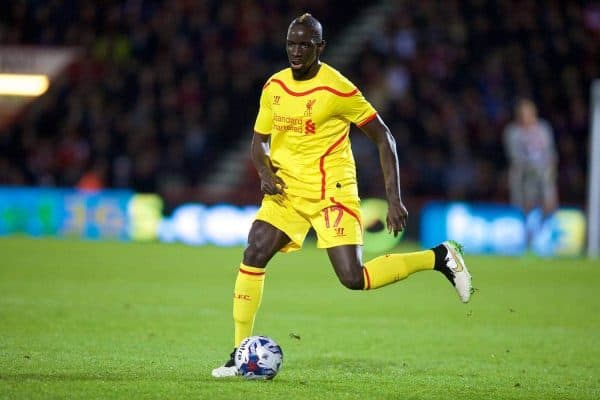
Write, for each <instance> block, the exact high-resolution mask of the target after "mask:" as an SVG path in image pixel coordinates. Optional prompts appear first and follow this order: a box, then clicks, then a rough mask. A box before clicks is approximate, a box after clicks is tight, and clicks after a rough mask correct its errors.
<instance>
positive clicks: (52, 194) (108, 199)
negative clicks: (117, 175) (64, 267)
mask: <svg viewBox="0 0 600 400" xmlns="http://www.w3.org/2000/svg"><path fill="white" fill-rule="evenodd" d="M134 196H135V193H133V192H132V191H129V190H110V191H101V192H81V191H76V190H72V189H42V188H6V187H3V188H0V235H7V234H12V233H25V234H28V235H31V236H48V235H50V236H65V237H82V238H86V239H117V240H125V239H128V238H129V233H128V215H127V206H128V204H129V201H130V200H131V199H132V198H133V197H134Z"/></svg>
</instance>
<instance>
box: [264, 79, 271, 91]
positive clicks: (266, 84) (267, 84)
mask: <svg viewBox="0 0 600 400" xmlns="http://www.w3.org/2000/svg"><path fill="white" fill-rule="evenodd" d="M269 83H271V81H269V82H267V83H265V86H263V88H262V90H265V89H266V88H267V86H269Z"/></svg>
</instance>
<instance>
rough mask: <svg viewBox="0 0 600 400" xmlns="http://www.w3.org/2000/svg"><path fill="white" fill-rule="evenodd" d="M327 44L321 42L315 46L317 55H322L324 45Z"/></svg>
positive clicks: (323, 41)
mask: <svg viewBox="0 0 600 400" xmlns="http://www.w3.org/2000/svg"><path fill="white" fill-rule="evenodd" d="M326 44H327V43H326V42H325V40H321V43H319V44H318V45H317V52H318V53H319V55H321V54H322V53H323V50H325V45H326Z"/></svg>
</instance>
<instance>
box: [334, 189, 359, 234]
mask: <svg viewBox="0 0 600 400" xmlns="http://www.w3.org/2000/svg"><path fill="white" fill-rule="evenodd" d="M329 200H330V201H331V202H332V203H333V204H335V205H336V206H338V207H339V208H341V209H342V210H344V211H345V212H347V213H348V214H350V215H352V216H353V217H354V219H355V220H356V221H358V226H360V230H361V231H362V223H361V222H360V217H359V216H358V215H357V214H356V213H355V212H354V211H352V210H351V209H349V208H348V207H346V206H345V205H343V204H342V203H340V202H339V201H335V199H334V198H333V197H330V198H329Z"/></svg>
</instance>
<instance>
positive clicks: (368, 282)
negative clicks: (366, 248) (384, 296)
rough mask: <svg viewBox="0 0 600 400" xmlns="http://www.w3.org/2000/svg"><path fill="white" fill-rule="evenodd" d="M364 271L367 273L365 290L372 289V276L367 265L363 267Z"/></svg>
mask: <svg viewBox="0 0 600 400" xmlns="http://www.w3.org/2000/svg"><path fill="white" fill-rule="evenodd" d="M363 271H364V273H365V275H364V276H365V278H366V282H365V283H366V286H365V290H369V289H371V277H370V276H369V271H368V270H367V269H366V268H365V267H363Z"/></svg>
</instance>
